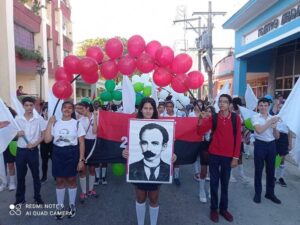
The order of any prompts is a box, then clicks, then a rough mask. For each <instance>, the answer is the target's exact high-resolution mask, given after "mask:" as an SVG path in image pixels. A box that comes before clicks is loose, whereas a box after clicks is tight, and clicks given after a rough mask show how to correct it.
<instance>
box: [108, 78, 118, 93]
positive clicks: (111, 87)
mask: <svg viewBox="0 0 300 225" xmlns="http://www.w3.org/2000/svg"><path fill="white" fill-rule="evenodd" d="M115 87H116V82H115V81H114V80H107V81H105V88H106V90H107V91H110V92H112V91H113V90H115Z"/></svg>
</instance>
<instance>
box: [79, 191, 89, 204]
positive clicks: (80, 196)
mask: <svg viewBox="0 0 300 225" xmlns="http://www.w3.org/2000/svg"><path fill="white" fill-rule="evenodd" d="M85 199H87V196H86V194H85V193H81V194H80V195H79V201H80V203H81V204H83V203H84V201H85Z"/></svg>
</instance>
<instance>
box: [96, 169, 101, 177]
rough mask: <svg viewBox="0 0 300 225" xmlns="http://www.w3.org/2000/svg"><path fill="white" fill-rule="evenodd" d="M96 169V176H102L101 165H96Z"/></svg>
mask: <svg viewBox="0 0 300 225" xmlns="http://www.w3.org/2000/svg"><path fill="white" fill-rule="evenodd" d="M95 171H96V177H97V178H100V167H96V168H95Z"/></svg>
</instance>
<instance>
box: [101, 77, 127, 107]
mask: <svg viewBox="0 0 300 225" xmlns="http://www.w3.org/2000/svg"><path fill="white" fill-rule="evenodd" d="M105 88H106V91H104V92H102V93H101V94H100V95H99V97H100V99H101V100H102V101H103V102H110V101H112V100H116V101H121V100H122V92H121V91H120V90H115V88H116V82H115V81H114V80H107V81H105Z"/></svg>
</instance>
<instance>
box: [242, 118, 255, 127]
mask: <svg viewBox="0 0 300 225" xmlns="http://www.w3.org/2000/svg"><path fill="white" fill-rule="evenodd" d="M244 124H245V127H246V128H247V129H248V130H254V127H253V125H252V122H251V119H250V118H249V119H246V120H245V121H244Z"/></svg>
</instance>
